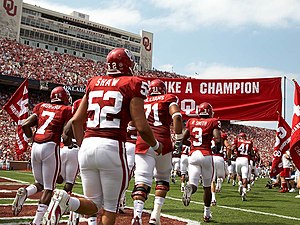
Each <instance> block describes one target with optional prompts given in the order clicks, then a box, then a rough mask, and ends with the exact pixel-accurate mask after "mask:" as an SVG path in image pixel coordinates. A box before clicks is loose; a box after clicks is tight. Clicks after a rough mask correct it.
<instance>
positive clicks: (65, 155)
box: [59, 99, 81, 225]
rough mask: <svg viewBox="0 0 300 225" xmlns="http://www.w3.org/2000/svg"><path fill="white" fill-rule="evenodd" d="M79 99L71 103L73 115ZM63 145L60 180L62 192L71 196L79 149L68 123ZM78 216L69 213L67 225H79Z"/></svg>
mask: <svg viewBox="0 0 300 225" xmlns="http://www.w3.org/2000/svg"><path fill="white" fill-rule="evenodd" d="M80 103H81V99H77V100H76V101H74V102H73V106H72V114H73V115H74V114H75V112H76V111H77V109H78V107H79V105H80ZM62 137H63V140H64V142H65V145H64V146H63V147H61V149H60V159H61V169H60V175H59V177H60V180H61V183H63V182H65V185H64V190H65V191H66V192H67V193H69V194H71V193H72V189H73V186H74V183H75V179H76V176H77V175H78V172H79V163H78V151H79V147H78V145H77V144H76V140H75V139H74V135H73V132H72V127H71V123H70V121H69V122H68V123H67V124H66V126H65V127H64V132H63V134H62ZM79 219H80V215H79V214H78V213H75V212H72V211H71V212H70V216H69V220H68V225H77V224H79Z"/></svg>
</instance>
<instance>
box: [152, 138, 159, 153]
mask: <svg viewBox="0 0 300 225" xmlns="http://www.w3.org/2000/svg"><path fill="white" fill-rule="evenodd" d="M155 141H156V144H155V145H154V146H153V147H150V148H152V149H153V150H154V151H156V150H157V149H158V148H159V142H158V141H157V140H156V139H155Z"/></svg>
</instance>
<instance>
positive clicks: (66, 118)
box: [64, 106, 73, 122]
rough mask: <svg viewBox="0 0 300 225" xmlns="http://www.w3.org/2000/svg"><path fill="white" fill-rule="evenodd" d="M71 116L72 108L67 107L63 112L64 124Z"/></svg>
mask: <svg viewBox="0 0 300 225" xmlns="http://www.w3.org/2000/svg"><path fill="white" fill-rule="evenodd" d="M72 116H73V113H72V107H71V106H67V107H66V108H65V110H64V118H65V122H68V121H69V120H70V119H71V118H72Z"/></svg>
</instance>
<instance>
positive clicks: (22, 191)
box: [12, 187, 27, 216]
mask: <svg viewBox="0 0 300 225" xmlns="http://www.w3.org/2000/svg"><path fill="white" fill-rule="evenodd" d="M26 198H27V190H26V188H23V187H21V188H19V189H18V191H17V194H16V197H15V199H14V202H13V204H12V212H13V215H14V216H17V215H19V213H20V212H21V210H22V208H23V204H24V202H25V200H26Z"/></svg>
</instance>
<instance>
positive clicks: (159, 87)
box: [148, 79, 167, 95]
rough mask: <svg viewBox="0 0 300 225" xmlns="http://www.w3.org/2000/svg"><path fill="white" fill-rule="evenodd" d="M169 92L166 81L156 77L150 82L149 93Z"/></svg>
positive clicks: (161, 93) (160, 93)
mask: <svg viewBox="0 0 300 225" xmlns="http://www.w3.org/2000/svg"><path fill="white" fill-rule="evenodd" d="M166 93H167V88H166V85H165V83H164V82H162V81H161V80H159V79H155V80H153V81H151V82H150V85H149V91H148V95H164V94H166Z"/></svg>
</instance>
